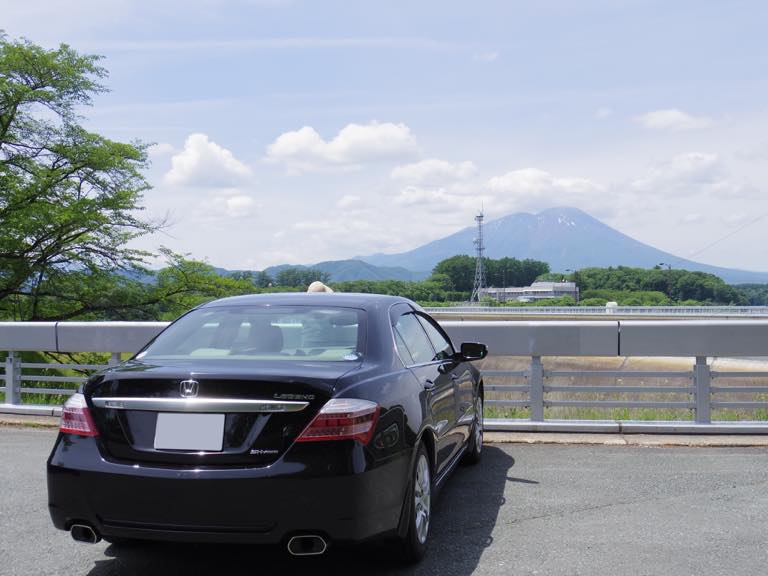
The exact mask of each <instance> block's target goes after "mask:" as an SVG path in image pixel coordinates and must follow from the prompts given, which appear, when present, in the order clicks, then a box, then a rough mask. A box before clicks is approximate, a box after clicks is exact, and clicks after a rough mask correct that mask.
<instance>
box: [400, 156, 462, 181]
mask: <svg viewBox="0 0 768 576" xmlns="http://www.w3.org/2000/svg"><path fill="white" fill-rule="evenodd" d="M475 174H477V166H475V164H474V163H473V162H470V161H465V162H458V163H456V164H453V163H451V162H446V161H445V160H439V159H437V158H429V159H427V160H422V161H421V162H415V163H413V164H404V165H402V166H396V167H395V168H394V169H393V170H392V172H391V174H390V176H391V177H392V179H394V180H402V181H404V182H408V183H411V184H425V185H438V184H444V183H447V182H453V181H456V180H467V179H469V178H472V177H473V176H475Z"/></svg>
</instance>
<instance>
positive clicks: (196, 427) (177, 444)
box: [154, 412, 225, 452]
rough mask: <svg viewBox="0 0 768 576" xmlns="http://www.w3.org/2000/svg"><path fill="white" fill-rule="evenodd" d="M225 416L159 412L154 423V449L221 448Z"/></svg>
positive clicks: (204, 449)
mask: <svg viewBox="0 0 768 576" xmlns="http://www.w3.org/2000/svg"><path fill="white" fill-rule="evenodd" d="M224 416H225V415H224V414H182V413H178V412H160V413H158V415H157V424H156V426H155V444H154V446H155V450H194V451H203V452H221V450H222V447H223V444H224Z"/></svg>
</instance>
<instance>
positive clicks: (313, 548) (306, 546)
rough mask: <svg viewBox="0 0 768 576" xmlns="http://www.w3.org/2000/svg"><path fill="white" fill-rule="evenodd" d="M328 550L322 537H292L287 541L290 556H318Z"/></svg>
mask: <svg viewBox="0 0 768 576" xmlns="http://www.w3.org/2000/svg"><path fill="white" fill-rule="evenodd" d="M327 549H328V545H327V544H326V542H325V539H324V538H323V537H322V536H317V535H314V534H312V535H305V536H294V537H293V538H291V539H290V540H289V541H288V552H289V553H290V554H291V556H320V555H321V554H324V553H325V551H326V550H327Z"/></svg>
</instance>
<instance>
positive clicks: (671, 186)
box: [630, 152, 725, 195]
mask: <svg viewBox="0 0 768 576" xmlns="http://www.w3.org/2000/svg"><path fill="white" fill-rule="evenodd" d="M724 182H725V170H724V168H723V166H722V163H721V161H720V158H719V157H718V155H717V154H709V153H703V152H688V153H686V154H678V155H677V156H674V157H673V158H671V159H670V160H666V161H664V162H659V163H656V164H654V165H653V166H651V167H650V168H649V170H648V172H647V173H646V174H645V175H643V176H642V177H640V178H637V179H635V180H633V181H631V183H630V186H631V188H632V189H633V190H636V191H638V192H646V193H662V194H669V193H670V192H675V193H676V194H678V195H680V194H701V193H702V192H704V191H706V190H711V189H712V187H715V188H722V185H723V183H724Z"/></svg>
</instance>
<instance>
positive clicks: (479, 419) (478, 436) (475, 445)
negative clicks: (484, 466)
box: [462, 395, 483, 465]
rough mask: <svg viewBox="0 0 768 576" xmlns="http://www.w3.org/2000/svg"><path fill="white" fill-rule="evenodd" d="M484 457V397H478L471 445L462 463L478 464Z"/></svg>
mask: <svg viewBox="0 0 768 576" xmlns="http://www.w3.org/2000/svg"><path fill="white" fill-rule="evenodd" d="M482 455H483V397H482V396H480V395H478V396H477V398H476V399H475V420H474V422H473V423H472V431H471V432H470V437H469V445H468V446H467V451H466V452H465V453H464V458H463V459H462V463H464V464H469V465H473V464H477V463H478V462H480V458H481V457H482Z"/></svg>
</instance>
